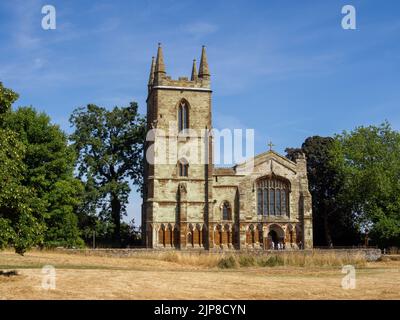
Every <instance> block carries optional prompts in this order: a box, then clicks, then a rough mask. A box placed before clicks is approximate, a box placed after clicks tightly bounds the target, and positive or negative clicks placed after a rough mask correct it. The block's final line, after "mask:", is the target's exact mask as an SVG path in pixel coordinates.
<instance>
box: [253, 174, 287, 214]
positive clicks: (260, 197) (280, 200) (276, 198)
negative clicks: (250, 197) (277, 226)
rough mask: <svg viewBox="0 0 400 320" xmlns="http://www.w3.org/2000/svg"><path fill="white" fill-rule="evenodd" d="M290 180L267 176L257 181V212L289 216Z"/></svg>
mask: <svg viewBox="0 0 400 320" xmlns="http://www.w3.org/2000/svg"><path fill="white" fill-rule="evenodd" d="M288 204H289V182H287V181H286V180H284V179H281V178H278V177H266V178H263V179H261V180H259V181H258V182H257V214H258V215H264V216H276V215H282V216H289V206H288Z"/></svg>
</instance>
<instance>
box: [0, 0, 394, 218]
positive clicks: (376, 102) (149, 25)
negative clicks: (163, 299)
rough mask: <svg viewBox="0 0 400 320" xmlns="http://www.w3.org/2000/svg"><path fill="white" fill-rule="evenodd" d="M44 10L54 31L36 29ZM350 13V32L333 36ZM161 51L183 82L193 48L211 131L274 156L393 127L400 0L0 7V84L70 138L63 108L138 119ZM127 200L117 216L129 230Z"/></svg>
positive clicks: (135, 207)
mask: <svg viewBox="0 0 400 320" xmlns="http://www.w3.org/2000/svg"><path fill="white" fill-rule="evenodd" d="M45 4H51V5H54V6H55V8H56V12H57V29H56V30H47V31H45V30H43V29H42V28H41V20H42V17H43V15H42V14H41V8H42V6H43V5H45ZM345 4H351V5H353V6H354V7H355V8H356V12H357V29H356V30H343V29H342V27H341V19H342V17H343V14H342V13H341V8H342V6H343V5H345ZM158 42H162V43H163V49H164V59H165V63H166V68H167V73H168V74H170V75H171V76H172V77H173V78H177V77H178V76H189V75H190V71H191V63H192V60H193V59H194V58H196V59H198V60H199V58H200V50H201V45H203V44H204V45H206V46H207V54H208V59H209V64H210V71H211V76H212V89H213V91H214V93H213V123H214V127H216V128H219V129H222V128H254V129H255V134H256V137H255V150H256V152H257V153H258V152H262V151H265V150H266V149H267V146H266V143H267V141H269V140H272V141H273V142H274V144H275V145H276V146H275V149H276V150H277V151H278V152H281V153H283V151H284V149H285V148H286V147H290V146H292V147H296V146H300V145H301V143H302V142H303V141H304V139H305V138H307V137H308V136H311V135H323V136H325V135H332V134H334V133H339V132H341V131H342V130H345V129H346V130H351V129H353V128H354V127H355V126H358V125H369V124H379V123H381V122H383V121H384V120H385V119H387V120H388V121H389V122H390V123H391V124H392V126H393V127H394V128H395V129H397V130H398V129H400V112H399V109H400V103H399V102H400V90H399V88H400V2H399V1H396V0H391V1H390V0H385V1H377V0H363V1H355V0H348V1H339V0H329V1H315V0H314V1H297V0H291V1H289V0H285V1H282V0H280V1H278V0H276V1H265V0H264V1H229V2H228V1H215V0H214V1H201V2H199V1H187V0H186V1H177V0H176V1H169V0H163V1H155V0H152V1H122V0H113V1H65V0H64V1H54V0H46V1H28V0H25V1H11V0H4V1H1V2H0V43H1V46H0V81H2V82H3V83H4V85H5V86H6V87H10V88H12V89H14V90H15V91H17V92H18V93H19V94H20V95H21V98H20V99H19V100H18V102H17V104H16V105H17V106H19V105H33V106H34V107H36V108H37V109H39V110H41V111H45V112H46V113H48V114H49V115H50V116H51V117H52V119H53V122H54V123H58V124H60V126H61V127H62V129H64V130H65V131H67V132H71V129H70V127H69V123H68V118H69V115H70V113H71V112H72V110H73V109H74V108H75V107H78V106H82V105H86V104H87V103H95V104H98V105H103V106H106V107H112V106H114V105H127V104H128V102H129V101H137V102H138V103H139V105H140V110H141V112H143V113H144V112H145V108H146V105H145V99H146V94H147V80H148V73H149V67H150V61H151V56H153V55H155V53H156V47H157V43H158ZM140 203H141V200H140V199H139V197H138V195H136V194H134V193H133V194H132V196H131V198H130V205H129V217H128V218H129V219H130V218H132V217H135V219H136V221H139V219H140V218H139V217H140Z"/></svg>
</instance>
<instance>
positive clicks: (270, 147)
mask: <svg viewBox="0 0 400 320" xmlns="http://www.w3.org/2000/svg"><path fill="white" fill-rule="evenodd" d="M267 146H269V151H272V147H275V145H274V144H273V143H272V141H270V142H269V143H268V144H267Z"/></svg>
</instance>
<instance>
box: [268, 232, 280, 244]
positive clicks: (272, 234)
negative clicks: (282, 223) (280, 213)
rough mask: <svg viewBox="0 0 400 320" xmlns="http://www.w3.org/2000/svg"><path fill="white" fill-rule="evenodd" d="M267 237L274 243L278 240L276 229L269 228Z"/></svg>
mask: <svg viewBox="0 0 400 320" xmlns="http://www.w3.org/2000/svg"><path fill="white" fill-rule="evenodd" d="M268 238H270V240H271V241H273V242H274V243H277V242H278V240H279V239H278V234H277V233H276V231H275V230H271V231H270V232H269V233H268Z"/></svg>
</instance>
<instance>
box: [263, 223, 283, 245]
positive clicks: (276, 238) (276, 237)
mask: <svg viewBox="0 0 400 320" xmlns="http://www.w3.org/2000/svg"><path fill="white" fill-rule="evenodd" d="M284 243H285V232H284V231H283V229H282V227H281V226H280V225H277V224H273V225H270V226H269V232H268V238H267V248H268V249H277V248H278V244H280V245H281V246H282V247H283V245H284Z"/></svg>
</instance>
